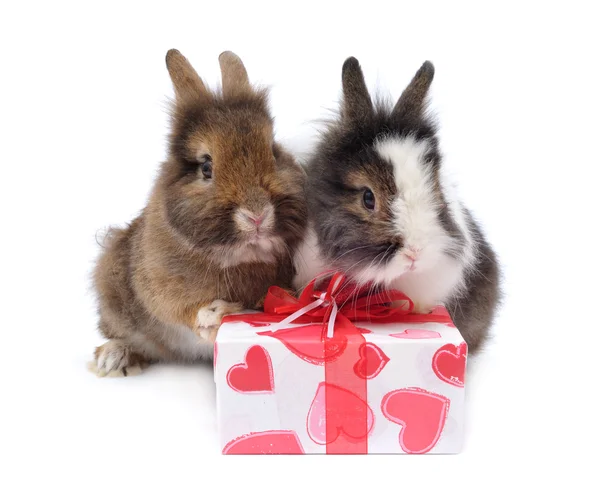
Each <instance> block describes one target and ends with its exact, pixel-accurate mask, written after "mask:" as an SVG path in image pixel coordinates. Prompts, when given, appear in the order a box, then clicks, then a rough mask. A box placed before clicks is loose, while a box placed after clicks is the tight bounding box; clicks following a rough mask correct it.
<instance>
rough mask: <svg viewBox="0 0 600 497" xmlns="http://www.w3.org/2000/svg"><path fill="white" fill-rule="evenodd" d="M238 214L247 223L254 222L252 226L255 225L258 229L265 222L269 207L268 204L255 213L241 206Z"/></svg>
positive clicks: (269, 211) (268, 214)
mask: <svg viewBox="0 0 600 497" xmlns="http://www.w3.org/2000/svg"><path fill="white" fill-rule="evenodd" d="M240 214H241V215H242V217H243V218H244V220H245V221H246V222H247V223H248V224H254V226H256V228H257V229H258V228H259V227H260V226H262V225H263V224H265V221H266V220H267V219H268V218H269V216H270V214H271V209H270V207H269V206H266V207H265V208H264V209H262V211H260V212H259V213H257V212H255V211H252V210H249V209H244V208H241V209H240Z"/></svg>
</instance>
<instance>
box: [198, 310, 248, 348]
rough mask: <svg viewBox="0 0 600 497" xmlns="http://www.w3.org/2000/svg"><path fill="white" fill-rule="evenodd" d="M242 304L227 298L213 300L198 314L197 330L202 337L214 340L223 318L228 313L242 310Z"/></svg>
mask: <svg viewBox="0 0 600 497" xmlns="http://www.w3.org/2000/svg"><path fill="white" fill-rule="evenodd" d="M241 310H242V306H241V305H240V304H237V303H232V302H226V301H225V300H213V301H212V302H211V303H210V304H208V305H205V306H203V307H201V308H200V309H199V310H198V314H197V315H196V332H197V333H198V335H199V336H200V338H202V339H204V340H209V341H211V342H214V341H215V339H216V338H217V330H218V329H219V326H220V325H221V320H222V319H223V316H225V315H226V314H231V313H234V312H240V311H241Z"/></svg>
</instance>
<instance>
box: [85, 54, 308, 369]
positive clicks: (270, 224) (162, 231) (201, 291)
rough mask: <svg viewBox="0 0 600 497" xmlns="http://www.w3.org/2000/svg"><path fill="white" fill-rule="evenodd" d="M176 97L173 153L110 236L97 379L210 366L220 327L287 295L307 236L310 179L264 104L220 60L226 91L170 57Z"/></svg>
mask: <svg viewBox="0 0 600 497" xmlns="http://www.w3.org/2000/svg"><path fill="white" fill-rule="evenodd" d="M166 62H167V68H168V70H169V74H170V76H171V79H172V81H173V86H174V89H175V100H174V104H173V108H172V130H171V135H170V151H169V157H168V159H167V161H166V162H165V163H164V164H163V165H162V167H161V171H160V174H159V177H158V179H157V181H156V183H155V186H154V188H153V190H152V193H151V196H150V199H149V201H148V204H147V206H146V208H145V209H144V210H143V212H142V213H141V215H140V216H139V217H137V218H136V219H135V220H134V221H133V222H132V223H131V224H130V225H129V226H128V227H127V228H125V229H114V230H112V231H111V232H110V233H109V236H108V237H107V239H106V246H105V250H104V252H103V254H102V255H101V257H100V259H99V261H98V264H97V267H96V271H95V280H94V282H95V287H96V291H97V294H98V300H99V314H100V320H99V328H100V331H101V333H102V335H104V336H105V337H106V338H107V339H108V342H106V343H105V344H104V345H102V346H100V347H98V348H97V349H96V352H95V359H94V361H93V362H92V363H91V364H90V367H91V369H92V370H93V371H94V372H96V373H97V374H98V375H99V376H105V375H110V376H127V375H131V374H134V373H137V372H139V371H140V370H141V368H142V367H143V366H145V365H146V364H148V363H150V362H154V361H162V360H164V361H194V360H198V359H202V358H209V357H211V356H212V352H213V343H212V342H213V341H214V337H215V336H216V330H217V328H218V326H219V324H220V322H221V319H222V317H223V316H224V315H225V314H227V313H231V312H238V311H240V310H242V309H243V308H256V307H258V306H259V305H260V302H261V300H262V298H263V297H264V295H265V294H266V292H267V290H268V288H269V286H271V285H275V284H276V285H279V286H284V287H289V286H291V281H292V277H293V264H292V256H293V252H294V249H295V248H296V246H297V245H298V243H299V241H300V240H301V239H302V236H303V233H304V230H305V225H306V217H307V214H306V207H305V203H304V181H305V174H304V172H303V170H302V168H301V167H300V166H298V165H297V164H296V163H295V161H294V159H293V158H292V156H291V155H290V154H288V153H287V152H286V151H285V150H283V149H282V147H281V146H280V145H278V144H277V143H275V141H274V139H273V121H272V118H271V116H270V114H269V110H268V106H267V93H266V91H265V90H262V89H255V88H253V87H251V85H250V83H249V81H248V75H247V73H246V69H245V68H244V65H243V64H242V61H241V60H240V59H239V58H238V57H237V56H236V55H235V54H233V53H231V52H224V53H222V54H221V55H220V57H219V63H220V66H221V72H222V80H223V81H222V83H223V87H222V91H221V92H212V91H209V90H208V89H207V88H206V87H205V86H204V84H203V82H202V80H201V79H200V77H199V76H198V74H197V73H196V72H195V71H194V69H193V68H192V66H191V65H190V64H189V62H188V61H187V59H185V57H183V56H182V55H181V54H180V53H179V52H178V51H177V50H170V51H169V52H168V53H167V58H166Z"/></svg>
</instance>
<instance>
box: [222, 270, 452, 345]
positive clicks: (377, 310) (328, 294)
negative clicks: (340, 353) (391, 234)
mask: <svg viewBox="0 0 600 497" xmlns="http://www.w3.org/2000/svg"><path fill="white" fill-rule="evenodd" d="M316 281H317V279H314V280H313V281H311V282H310V283H309V284H308V285H307V286H306V288H305V289H304V291H303V292H302V294H301V295H300V297H299V298H295V297H294V296H293V295H290V294H289V293H287V292H286V291H285V290H283V289H282V288H279V287H276V286H273V287H271V288H269V291H268V293H267V296H266V298H265V304H264V312H263V313H257V314H244V315H239V314H234V315H230V316H225V317H224V318H223V322H224V323H225V322H233V321H240V320H242V321H245V322H247V323H251V324H253V323H256V324H258V323H260V324H261V325H262V326H258V328H259V329H258V330H257V331H272V332H275V331H278V330H282V329H287V328H292V327H294V326H295V325H298V324H306V323H322V324H323V325H325V324H327V326H326V328H325V327H324V330H325V329H326V337H327V338H332V337H333V334H334V332H335V327H336V322H337V321H339V319H340V316H343V317H344V318H346V319H347V320H348V321H352V322H357V321H367V322H373V323H398V322H410V323H426V322H433V323H444V324H452V319H451V318H450V316H449V315H448V313H447V312H446V311H445V310H444V312H434V313H430V314H413V310H414V304H413V302H412V300H411V299H410V298H409V297H408V296H406V295H405V294H404V293H402V292H399V291H398V290H384V289H379V288H376V287H374V286H371V285H364V286H359V285H357V284H356V283H354V282H349V281H347V278H346V276H345V275H344V274H343V273H335V274H334V275H333V276H332V277H331V279H330V280H329V283H328V285H327V288H326V289H325V291H317V290H316V289H315V285H316Z"/></svg>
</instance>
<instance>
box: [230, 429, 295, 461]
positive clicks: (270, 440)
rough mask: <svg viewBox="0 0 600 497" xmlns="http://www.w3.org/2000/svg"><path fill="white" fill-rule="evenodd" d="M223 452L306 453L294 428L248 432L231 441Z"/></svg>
mask: <svg viewBox="0 0 600 497" xmlns="http://www.w3.org/2000/svg"><path fill="white" fill-rule="evenodd" d="M223 454H226V455H231V454H304V449H303V448H302V444H300V440H298V435H297V434H296V432H295V431H292V430H289V431H287V430H272V431H261V432H258V433H248V434H247V435H242V436H241V437H239V438H236V439H235V440H232V441H231V442H229V443H228V444H227V445H226V446H225V448H224V449H223Z"/></svg>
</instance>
